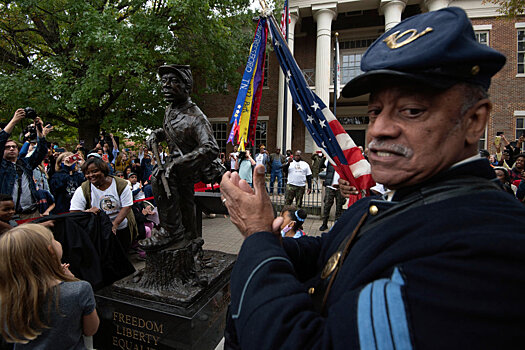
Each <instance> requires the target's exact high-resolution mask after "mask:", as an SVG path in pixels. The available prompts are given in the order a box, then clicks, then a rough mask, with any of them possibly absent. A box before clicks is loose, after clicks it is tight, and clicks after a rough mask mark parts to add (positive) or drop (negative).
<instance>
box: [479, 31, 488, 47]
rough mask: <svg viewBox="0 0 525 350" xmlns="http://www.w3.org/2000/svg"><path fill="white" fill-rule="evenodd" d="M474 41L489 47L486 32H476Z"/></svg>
mask: <svg viewBox="0 0 525 350" xmlns="http://www.w3.org/2000/svg"><path fill="white" fill-rule="evenodd" d="M476 40H477V41H478V43H480V44H483V45H487V46H490V45H489V32H487V31H483V32H482V31H477V32H476Z"/></svg>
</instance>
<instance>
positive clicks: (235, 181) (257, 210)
mask: <svg viewBox="0 0 525 350" xmlns="http://www.w3.org/2000/svg"><path fill="white" fill-rule="evenodd" d="M264 180H265V178H264V166H263V165H257V166H256V167H255V171H254V172H253V186H254V189H255V192H254V191H253V190H252V188H251V187H250V185H248V183H247V182H246V181H245V180H241V178H240V177H239V174H238V173H230V172H229V171H228V172H226V174H224V175H223V177H222V181H221V193H222V197H223V198H224V199H225V200H226V201H225V202H224V205H225V206H226V208H228V213H229V214H230V219H231V221H232V222H233V223H234V224H235V226H237V228H238V229H239V231H241V234H242V235H243V236H244V238H247V237H249V236H251V235H252V234H254V233H256V232H260V231H268V232H273V233H274V234H275V235H276V236H278V235H279V228H280V226H281V224H282V222H283V218H282V217H278V218H276V219H274V217H273V207H272V202H271V201H270V197H269V196H268V194H267V193H266V189H265V187H264Z"/></svg>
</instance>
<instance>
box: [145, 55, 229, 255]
mask: <svg viewBox="0 0 525 350" xmlns="http://www.w3.org/2000/svg"><path fill="white" fill-rule="evenodd" d="M159 76H160V78H161V83H162V93H163V94H164V98H165V100H166V101H167V102H168V103H169V106H168V107H167V108H166V113H165V116H164V123H163V128H162V129H157V130H155V131H153V132H152V133H151V135H150V136H149V137H148V139H147V140H146V143H147V145H148V147H150V149H152V150H153V151H154V154H155V153H157V154H155V156H156V157H157V156H158V152H157V147H158V143H159V142H162V141H166V142H167V144H168V148H169V150H170V155H169V156H168V157H167V161H166V163H165V164H164V165H163V164H162V163H161V162H160V161H158V159H157V161H158V162H157V164H158V166H157V168H156V169H155V170H154V172H153V176H152V178H151V184H152V188H153V195H154V197H155V201H156V202H157V208H158V212H159V219H160V228H159V229H156V230H153V232H152V235H151V237H149V238H146V239H144V240H142V241H140V242H139V243H140V246H141V247H142V248H143V249H145V250H161V249H163V248H166V247H168V246H170V245H172V244H174V243H176V242H179V241H182V240H183V239H185V240H186V241H188V242H190V241H191V240H193V239H195V238H197V228H196V215H195V214H196V213H195V201H194V187H193V186H194V184H195V183H197V182H199V181H203V182H205V183H210V182H214V181H216V180H218V179H219V178H220V177H221V176H222V174H223V173H224V172H225V171H226V169H225V168H224V167H223V166H222V164H221V163H220V161H219V160H218V158H217V156H218V154H219V146H218V145H217V141H216V140H215V138H214V137H213V132H212V128H211V124H210V122H209V121H208V119H207V118H206V116H205V115H204V113H202V111H201V110H200V109H199V107H197V105H196V104H195V103H193V102H192V101H191V98H190V93H191V90H192V87H193V77H192V74H191V70H190V67H189V66H186V65H176V64H170V65H163V66H161V67H159Z"/></svg>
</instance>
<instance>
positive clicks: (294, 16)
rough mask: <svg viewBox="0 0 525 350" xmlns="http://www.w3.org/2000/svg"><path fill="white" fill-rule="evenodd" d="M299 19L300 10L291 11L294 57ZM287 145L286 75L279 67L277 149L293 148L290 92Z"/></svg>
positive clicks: (290, 31) (289, 97) (288, 98)
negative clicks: (284, 115)
mask: <svg viewBox="0 0 525 350" xmlns="http://www.w3.org/2000/svg"><path fill="white" fill-rule="evenodd" d="M298 19H299V10H298V9H297V8H295V9H293V8H292V9H290V25H289V27H288V47H289V48H290V51H291V53H292V55H293V51H294V39H295V24H296V23H297V21H298ZM286 102H287V105H286V145H283V109H284V74H283V71H282V70H281V68H280V67H279V96H278V100H277V147H279V148H280V149H281V151H282V152H284V151H286V150H287V149H291V148H292V95H291V94H290V91H288V95H287V98H286Z"/></svg>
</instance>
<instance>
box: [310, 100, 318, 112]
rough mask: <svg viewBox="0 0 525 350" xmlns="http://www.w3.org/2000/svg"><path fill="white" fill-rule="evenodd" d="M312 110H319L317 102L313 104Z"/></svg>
mask: <svg viewBox="0 0 525 350" xmlns="http://www.w3.org/2000/svg"><path fill="white" fill-rule="evenodd" d="M312 108H313V109H314V111H317V110H318V109H319V104H318V103H317V102H314V104H313V105H312Z"/></svg>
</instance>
